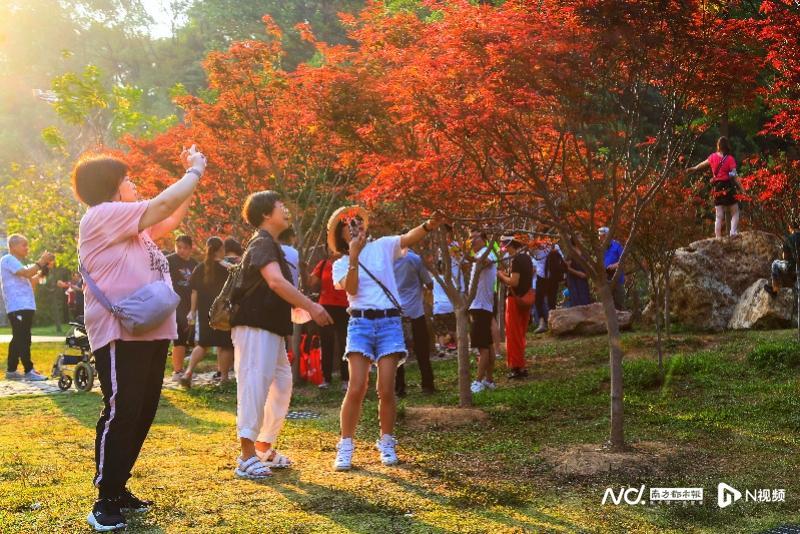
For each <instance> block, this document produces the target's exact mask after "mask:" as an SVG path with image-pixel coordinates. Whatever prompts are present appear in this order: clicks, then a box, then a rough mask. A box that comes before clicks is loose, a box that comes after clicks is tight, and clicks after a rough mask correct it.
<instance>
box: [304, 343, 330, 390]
mask: <svg viewBox="0 0 800 534" xmlns="http://www.w3.org/2000/svg"><path fill="white" fill-rule="evenodd" d="M306 340H307V334H303V337H302V338H301V340H300V377H301V378H303V379H304V380H306V381H308V382H311V383H312V384H315V385H317V386H318V385H320V384H322V382H324V381H325V379H324V377H323V376H322V349H321V348H320V341H319V336H313V337H312V338H311V342H310V343H308V344H306ZM307 345H308V347H307Z"/></svg>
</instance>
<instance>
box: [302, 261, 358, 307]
mask: <svg viewBox="0 0 800 534" xmlns="http://www.w3.org/2000/svg"><path fill="white" fill-rule="evenodd" d="M311 274H312V275H313V276H316V277H317V278H319V279H320V280H322V287H321V289H320V292H319V303H320V304H322V305H323V306H339V307H341V308H347V306H348V305H349V304H348V302H347V292H346V291H344V290H342V289H336V288H334V287H333V262H332V261H330V260H322V261H321V262H319V263H318V264H317V266H316V267H314V271H313V272H312V273H311Z"/></svg>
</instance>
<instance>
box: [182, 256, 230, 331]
mask: <svg viewBox="0 0 800 534" xmlns="http://www.w3.org/2000/svg"><path fill="white" fill-rule="evenodd" d="M212 269H213V271H214V276H213V277H207V276H206V264H205V263H201V264H199V265H198V266H197V267H195V268H194V271H193V272H192V277H191V279H190V280H189V287H190V288H191V289H193V290H195V291H197V309H198V310H199V311H200V316H201V317H206V316H208V310H210V309H211V305H212V304H213V303H214V299H215V298H217V295H219V294H220V292H221V291H222V286H224V285H225V280H227V279H228V269H226V268H225V267H223V266H222V265H220V264H219V263H218V262H216V261H215V262H214V263H213V265H212ZM208 278H212V279H211V280H207V279H208Z"/></svg>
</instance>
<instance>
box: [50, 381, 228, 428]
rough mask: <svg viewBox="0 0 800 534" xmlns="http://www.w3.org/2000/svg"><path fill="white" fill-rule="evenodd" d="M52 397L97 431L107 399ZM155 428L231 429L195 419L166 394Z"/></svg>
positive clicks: (64, 410)
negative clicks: (104, 400)
mask: <svg viewBox="0 0 800 534" xmlns="http://www.w3.org/2000/svg"><path fill="white" fill-rule="evenodd" d="M48 398H49V399H50V400H51V401H52V402H53V405H54V406H55V407H57V408H58V409H59V410H61V412H62V413H63V414H64V415H66V416H67V417H70V418H72V419H74V420H75V421H77V422H78V423H80V424H81V425H82V426H84V427H86V428H89V429H94V428H95V427H96V426H97V420H98V419H99V417H100V411H101V410H102V407H103V400H102V397H101V396H100V393H99V391H98V392H96V393H94V392H93V393H89V394H86V393H76V394H55V395H49V396H48ZM154 425H167V426H175V427H180V428H185V429H189V430H191V432H192V433H195V434H211V433H213V432H218V431H220V430H224V429H226V428H228V426H229V425H227V424H225V423H219V422H215V421H209V420H207V419H202V418H200V417H196V416H193V415H191V414H190V413H189V412H187V411H185V410H184V409H183V408H182V407H180V406H177V405H175V404H174V403H173V402H172V401H170V400H169V399H168V398H166V397H165V396H164V395H162V396H161V400H160V401H159V404H158V411H157V412H156V419H155V421H154Z"/></svg>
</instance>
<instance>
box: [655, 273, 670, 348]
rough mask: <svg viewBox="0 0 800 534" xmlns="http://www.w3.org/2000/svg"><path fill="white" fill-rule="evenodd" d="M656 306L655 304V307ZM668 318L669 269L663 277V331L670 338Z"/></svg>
mask: <svg viewBox="0 0 800 534" xmlns="http://www.w3.org/2000/svg"><path fill="white" fill-rule="evenodd" d="M657 307H658V306H656V308H657ZM670 329H671V327H670V320H669V271H667V274H666V276H665V277H664V332H665V334H666V337H667V339H668V340H669V339H670Z"/></svg>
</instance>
